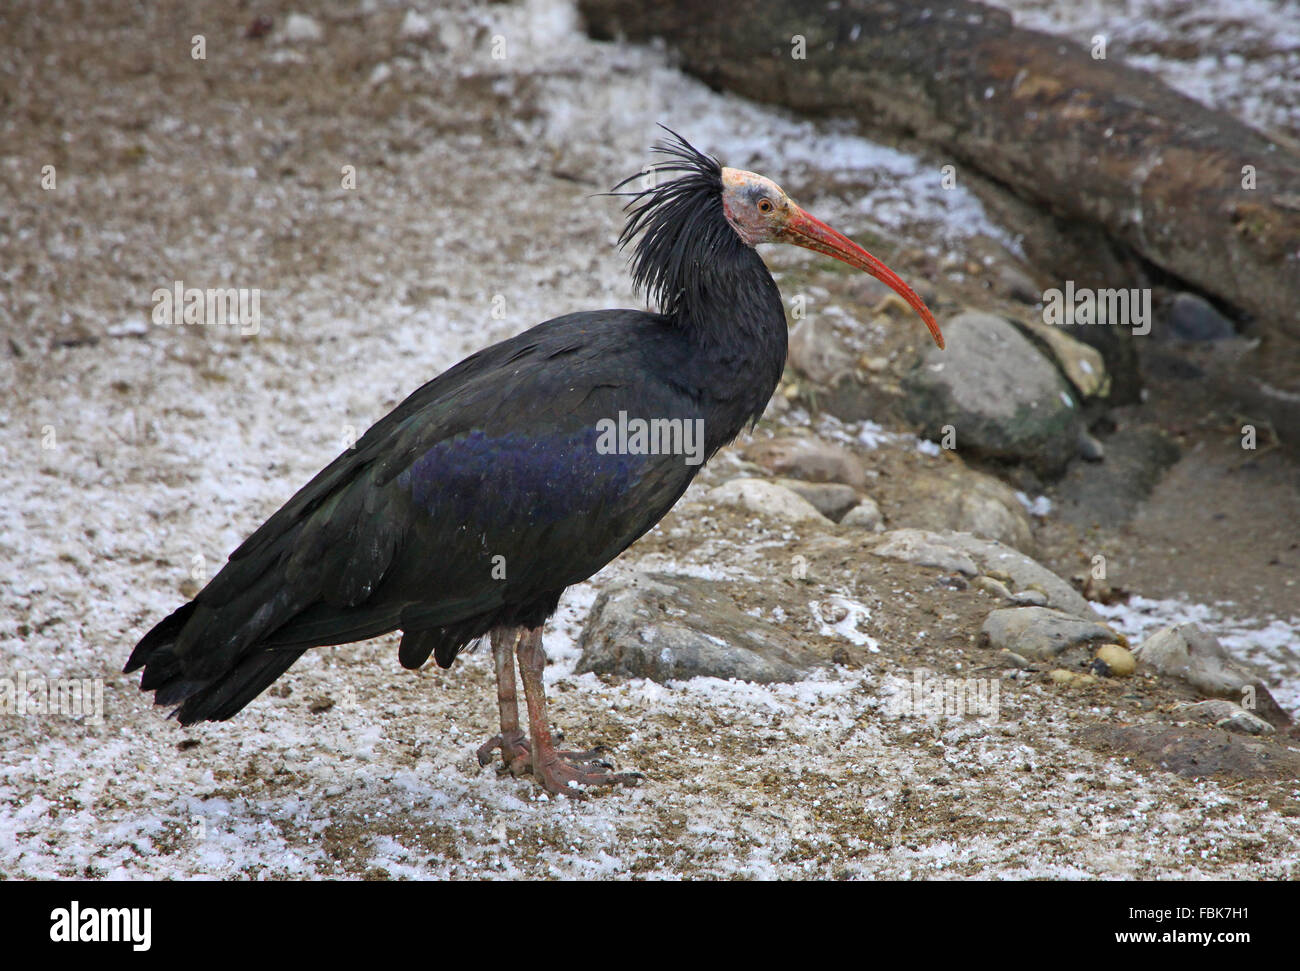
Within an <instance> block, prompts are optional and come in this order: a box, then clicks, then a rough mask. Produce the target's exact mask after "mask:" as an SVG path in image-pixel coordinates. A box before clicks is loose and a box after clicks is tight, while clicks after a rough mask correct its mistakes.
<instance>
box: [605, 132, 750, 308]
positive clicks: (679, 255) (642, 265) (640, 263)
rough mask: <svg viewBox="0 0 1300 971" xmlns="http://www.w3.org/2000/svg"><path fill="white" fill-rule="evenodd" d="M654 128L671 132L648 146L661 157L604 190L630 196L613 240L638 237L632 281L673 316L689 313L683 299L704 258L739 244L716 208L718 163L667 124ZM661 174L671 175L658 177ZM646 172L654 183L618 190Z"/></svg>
mask: <svg viewBox="0 0 1300 971" xmlns="http://www.w3.org/2000/svg"><path fill="white" fill-rule="evenodd" d="M659 127H660V128H663V130H664V131H666V132H668V134H669V135H670V136H671V138H669V139H667V140H664V141H661V142H658V143H656V145H655V146H654V151H655V152H656V153H657V154H658V155H661V156H663V157H664V159H665V161H662V162H656V163H654V164H653V165H651V166H650V167H649V168H646V169H643V170H642V171H640V172H638V173H637V174H636V175H632V176H629V177H628V178H626V179H624V180H623V181H622V182H620V183H619V184H618V185H616V186H614V189H613V191H612V192H611V193H610V194H611V195H625V196H631V197H632V201H630V202H629V203H628V204H627V205H626V206H624V207H623V209H624V211H625V212H626V213H627V214H628V217H627V224H626V225H625V226H624V227H623V232H622V233H621V234H620V235H619V238H618V245H619V246H620V247H626V246H627V245H628V244H629V243H631V242H632V241H633V240H634V239H636V238H637V237H638V236H640V239H639V240H637V242H636V247H635V249H634V250H633V253H632V282H633V284H634V285H635V286H636V288H637V289H638V290H641V291H642V292H643V293H644V294H645V295H646V298H647V299H648V300H650V301H651V302H653V303H654V304H655V305H656V306H658V308H659V311H660V313H663V314H667V315H669V316H679V315H682V314H685V313H689V307H687V306H684V301H685V300H686V299H687V298H688V296H689V295H690V294H692V293H696V292H699V290H700V286H701V284H702V282H703V281H702V280H701V273H702V271H704V270H705V269H706V265H707V263H708V262H710V261H711V260H713V259H715V258H717V257H718V256H719V255H720V254H721V253H723V252H724V251H728V250H732V249H735V248H736V247H743V246H744V245H745V244H744V243H743V242H742V241H741V239H740V237H739V236H737V235H736V231H735V230H734V229H732V228H731V225H730V224H729V223H728V222H727V220H726V217H725V216H724V215H723V212H722V163H721V162H719V161H718V160H717V159H716V158H713V157H712V156H710V155H705V154H704V153H703V152H701V151H699V150H698V149H697V148H695V146H693V145H692V144H691V143H690V142H688V141H687V140H686V139H684V138H683V137H682V136H681V135H679V134H677V132H675V131H673V130H672V129H671V128H667V127H665V126H663V125H660V126H659ZM664 174H675V175H676V176H677V177H676V178H674V179H671V180H669V181H667V182H660V181H659V179H660V177H661V176H663V175H664ZM647 176H651V177H652V178H653V180H654V182H655V183H657V184H654V185H651V186H650V187H649V188H647V189H641V190H639V191H630V192H620V191H619V190H620V189H623V188H624V187H625V186H627V185H628V184H629V183H631V182H633V181H635V180H637V179H643V178H645V177H647Z"/></svg>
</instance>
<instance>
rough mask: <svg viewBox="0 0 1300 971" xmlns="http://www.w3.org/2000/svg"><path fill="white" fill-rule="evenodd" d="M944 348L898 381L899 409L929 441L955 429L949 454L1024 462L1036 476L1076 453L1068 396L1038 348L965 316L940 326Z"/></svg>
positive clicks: (989, 318)
mask: <svg viewBox="0 0 1300 971" xmlns="http://www.w3.org/2000/svg"><path fill="white" fill-rule="evenodd" d="M944 334H945V336H946V337H947V340H948V349H947V350H946V351H941V350H939V349H938V348H937V347H931V348H929V349H928V350H927V351H926V352H925V355H924V357H923V358H922V360H921V363H920V364H919V365H918V366H917V367H916V368H915V369H914V370H913V371H912V372H910V373H909V374H908V375H907V376H906V377H905V379H904V382H903V386H904V390H905V391H906V392H907V395H906V397H905V398H904V399H903V409H904V411H905V413H906V414H907V416H908V418H909V419H910V420H911V421H913V422H915V423H916V424H917V425H919V426H920V428H921V429H922V431H923V433H924V434H925V435H926V436H927V437H929V438H932V439H935V440H938V439H940V438H942V437H943V429H944V426H946V425H951V426H952V427H953V428H954V429H955V430H956V435H957V448H958V449H959V450H961V451H963V452H964V451H966V450H969V451H970V452H971V453H972V454H974V455H979V456H983V457H986V458H995V459H1004V460H1011V461H1018V462H1025V463H1027V464H1028V465H1030V466H1032V467H1033V468H1034V469H1035V470H1037V471H1038V472H1040V473H1041V474H1043V475H1055V474H1057V473H1059V472H1060V471H1061V470H1062V469H1064V468H1065V466H1066V464H1067V463H1068V462H1069V461H1070V459H1071V458H1073V457H1074V454H1075V452H1076V451H1077V448H1078V440H1079V428H1080V427H1081V420H1080V416H1079V408H1078V404H1077V402H1076V400H1075V393H1074V391H1073V389H1071V388H1070V387H1069V386H1068V385H1067V384H1066V382H1065V380H1064V379H1063V378H1062V377H1061V375H1060V373H1059V372H1058V371H1057V370H1056V367H1055V366H1054V365H1053V364H1052V362H1051V361H1049V360H1048V359H1047V358H1046V357H1044V356H1043V355H1042V354H1041V353H1039V351H1038V348H1037V347H1035V346H1034V344H1033V343H1032V342H1031V341H1030V340H1029V338H1027V337H1025V335H1024V334H1022V333H1020V331H1019V330H1017V329H1016V328H1015V327H1014V326H1012V325H1011V324H1010V323H1008V322H1007V321H1006V320H1005V319H1003V318H1002V317H998V316H995V315H993V314H986V313H978V312H974V311H968V312H966V313H962V314H959V315H957V316H956V317H954V318H953V319H952V320H950V321H948V322H947V323H946V324H945V325H944Z"/></svg>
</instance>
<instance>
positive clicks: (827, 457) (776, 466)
mask: <svg viewBox="0 0 1300 971" xmlns="http://www.w3.org/2000/svg"><path fill="white" fill-rule="evenodd" d="M742 454H743V455H744V457H745V458H747V459H748V460H749V461H751V462H753V463H755V464H756V465H761V466H762V467H763V468H765V469H767V470H768V471H770V472H773V473H775V474H776V475H782V476H789V477H790V478H794V479H802V480H803V481H805V482H843V483H844V484H845V485H851V486H853V488H855V489H864V488H866V485H867V472H866V469H865V468H864V467H863V465H862V461H861V460H860V459H859V458H858V457H857V456H856V455H854V454H853V453H852V452H850V451H849V450H848V449H846V448H841V447H840V446H839V445H832V444H831V443H829V442H823V441H821V440H820V439H816V438H769V439H766V440H765V441H757V442H753V443H751V444H750V445H749V446H748V447H747V448H746V449H745V450H744V452H743V453H742Z"/></svg>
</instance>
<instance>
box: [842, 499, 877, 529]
mask: <svg viewBox="0 0 1300 971" xmlns="http://www.w3.org/2000/svg"><path fill="white" fill-rule="evenodd" d="M840 525H841V526H852V527H854V528H855V529H869V530H872V531H873V532H877V533H878V532H880V531H881V530H882V529H884V528H885V517H884V516H883V515H881V512H880V507H879V506H877V505H876V500H874V499H872V498H869V497H866V496H864V497H863V498H862V500H861V501H860V502H859V503H858V504H857V505H856V506H854V507H853V508H852V509H850V510H849V511H848V512H846V513H845V514H844V518H843V519H841V520H840Z"/></svg>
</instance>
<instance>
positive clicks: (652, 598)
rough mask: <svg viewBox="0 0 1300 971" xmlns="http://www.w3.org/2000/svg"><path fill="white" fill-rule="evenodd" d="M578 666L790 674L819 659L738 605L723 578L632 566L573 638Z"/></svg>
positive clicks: (743, 675) (774, 677) (625, 673)
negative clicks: (637, 571)
mask: <svg viewBox="0 0 1300 971" xmlns="http://www.w3.org/2000/svg"><path fill="white" fill-rule="evenodd" d="M578 644H579V647H581V648H582V657H581V658H579V660H578V666H577V669H576V670H577V671H578V673H579V674H581V673H584V672H587V671H592V672H595V673H596V674H604V675H611V676H615V677H625V678H649V679H651V680H652V681H659V682H665V683H666V682H668V681H674V680H677V681H681V680H685V679H687V678H696V677H713V678H736V679H739V680H741V681H757V682H760V683H769V682H774V681H797V680H799V679H800V678H802V677H804V676H805V674H806V673H807V672H808V670H809V669H810V668H812V667H814V666H816V665H817V664H819V663H821V659H819V658H818V657H817V656H816V655H813V654H811V653H809V652H808V651H806V650H804V649H803V648H802V647H801V646H800V645H799V642H798V641H796V640H795V639H794V638H793V637H791V636H790V635H789V634H787V633H786V632H785V631H783V630H781V629H780V628H778V627H774V626H772V625H771V624H769V623H766V622H765V621H762V620H759V619H758V618H756V617H752V616H750V615H749V614H746V613H742V612H741V611H740V610H738V609H737V608H736V607H735V605H733V604H732V602H731V601H730V599H728V597H727V596H726V593H725V588H724V587H722V585H720V584H717V583H713V582H711V581H708V580H697V579H694V578H692V577H679V576H668V575H665V574H657V573H643V574H637V575H635V576H634V577H632V578H631V579H630V580H628V581H625V582H618V583H614V584H611V585H609V586H607V587H606V588H605V589H604V590H603V591H601V593H600V596H598V597H597V598H596V602H595V604H593V605H592V608H591V613H590V614H589V615H588V617H587V623H586V626H584V627H583V630H582V636H581V638H580V639H579V642H578Z"/></svg>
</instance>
